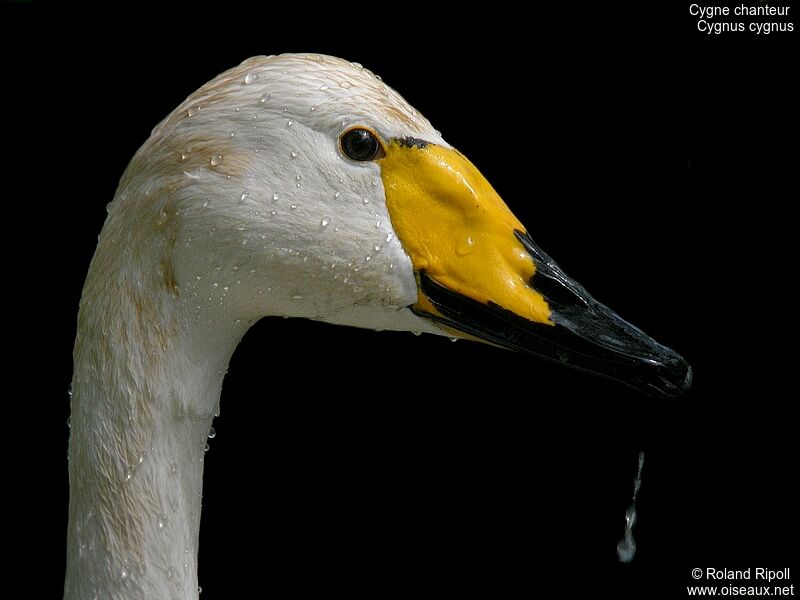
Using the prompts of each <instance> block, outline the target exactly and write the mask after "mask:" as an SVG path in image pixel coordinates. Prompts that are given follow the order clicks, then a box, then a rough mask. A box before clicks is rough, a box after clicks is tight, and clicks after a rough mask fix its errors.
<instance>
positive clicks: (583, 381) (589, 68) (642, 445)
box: [0, 3, 798, 598]
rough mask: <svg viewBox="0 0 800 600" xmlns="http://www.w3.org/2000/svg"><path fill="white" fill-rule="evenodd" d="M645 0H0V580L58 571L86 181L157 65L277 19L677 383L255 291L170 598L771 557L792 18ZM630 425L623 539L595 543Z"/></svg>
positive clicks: (788, 321)
mask: <svg viewBox="0 0 800 600" xmlns="http://www.w3.org/2000/svg"><path fill="white" fill-rule="evenodd" d="M670 4H674V6H671V7H669V8H663V7H646V6H644V5H643V3H636V4H630V3H626V4H623V5H619V4H610V3H604V4H603V6H602V7H595V8H594V9H592V10H591V11H587V10H585V9H583V8H580V7H578V6H577V5H573V4H561V3H553V4H551V3H536V4H535V5H531V6H530V9H529V10H530V11H531V12H530V14H529V16H524V15H523V14H521V13H520V12H518V11H515V10H512V9H506V8H503V7H501V6H499V5H498V6H497V7H496V8H494V9H492V10H490V9H488V8H482V9H477V8H474V9H468V8H466V7H461V8H458V7H456V6H455V5H453V6H451V7H449V8H448V9H447V10H439V11H435V10H433V8H434V7H433V6H424V5H423V6H416V5H412V4H405V3H402V4H401V3H398V4H396V5H390V4H388V3H384V4H382V5H381V6H380V9H381V10H382V11H387V16H386V17H381V16H379V11H378V10H377V7H376V5H374V4H370V5H352V6H347V7H344V6H343V7H342V8H340V9H338V10H337V11H336V12H331V13H327V14H323V13H322V12H318V11H317V9H315V8H314V7H313V6H311V5H308V6H306V5H304V4H300V3H297V5H296V6H283V7H281V8H279V9H273V8H272V7H269V6H264V7H262V8H261V9H260V10H255V9H254V8H252V7H249V8H246V9H242V8H238V7H235V6H234V5H229V4H228V3H217V4H216V5H215V6H213V8H207V9H204V8H200V7H195V6H185V7H183V9H182V10H181V11H179V12H175V13H174V14H169V15H167V14H164V13H163V9H162V11H160V12H155V11H153V12H149V11H144V10H143V9H136V11H133V10H131V11H130V12H128V11H123V10H120V12H115V13H109V12H105V13H103V12H101V13H97V12H91V13H89V12H85V13H81V12H79V11H75V10H72V9H71V10H70V11H68V12H63V13H56V12H53V11H48V10H45V9H44V8H43V7H42V6H41V5H39V4H36V3H33V4H14V3H11V4H4V5H3V6H2V8H3V14H2V25H0V30H1V31H0V33H2V35H3V48H2V52H3V55H2V61H3V65H4V71H5V75H4V78H5V81H4V85H3V88H4V92H3V95H4V96H5V97H4V103H5V104H6V108H4V128H5V129H6V132H7V135H6V136H5V149H4V154H6V155H7V156H6V158H5V159H4V163H5V168H4V169H3V181H4V184H5V186H4V187H5V191H4V193H3V196H4V199H5V202H4V204H5V206H4V208H5V209H6V211H7V212H6V214H7V218H8V220H7V221H6V236H5V240H6V244H7V249H6V259H5V265H4V266H5V270H6V275H5V277H6V286H5V287H6V296H7V298H6V299H7V300H10V301H11V302H12V304H11V306H13V307H14V308H13V309H12V308H8V309H7V317H8V319H9V320H8V323H7V328H6V329H7V331H8V332H11V337H10V338H6V339H8V340H9V341H10V344H9V346H8V347H7V350H9V351H10V352H11V356H10V357H9V358H10V364H8V365H7V373H6V377H7V381H6V382H7V386H6V395H5V396H6V397H5V398H4V400H5V401H6V403H7V406H8V408H9V410H10V411H11V416H10V417H9V425H10V426H11V427H6V429H7V433H8V432H9V431H12V436H11V439H10V440H8V439H7V441H6V443H5V444H4V446H5V450H4V457H5V466H6V469H7V471H6V473H7V475H6V480H5V482H4V485H3V488H2V489H3V495H4V496H5V499H6V501H7V502H9V503H10V506H11V508H10V509H9V510H10V512H9V515H10V516H11V518H10V521H11V523H10V524H11V525H12V526H16V525H19V526H20V527H19V528H18V531H17V527H14V533H13V534H9V536H8V537H7V538H6V539H7V541H8V542H9V543H10V544H12V545H11V546H9V547H10V548H12V549H16V552H15V554H16V555H17V558H18V559H19V561H20V563H21V566H24V567H31V569H32V572H33V573H34V574H35V577H33V578H30V577H28V576H26V579H25V585H26V586H27V587H28V591H29V593H26V594H25V597H36V598H58V597H60V593H61V586H62V580H63V569H64V543H65V542H64V540H65V530H66V510H67V497H68V486H67V477H66V449H67V437H68V429H67V427H66V421H67V416H68V399H67V388H68V385H69V380H70V376H71V368H72V365H71V348H72V340H73V337H74V333H75V314H76V313H77V306H78V299H79V295H80V289H81V286H82V282H83V277H84V275H85V272H86V269H87V267H88V264H89V260H90V258H91V255H92V252H93V249H94V244H95V241H96V235H97V233H99V231H100V228H101V226H102V223H103V220H104V217H105V210H104V207H105V205H106V203H107V202H109V201H110V200H111V198H112V197H113V194H114V190H115V187H116V183H117V181H118V179H119V177H120V176H121V174H122V172H123V170H124V168H125V166H126V164H127V161H128V160H129V159H130V157H131V156H132V154H133V153H134V152H135V150H136V149H137V148H138V146H139V145H141V143H142V142H144V140H145V139H146V138H147V136H148V135H149V131H150V129H151V128H152V127H153V125H155V124H156V123H157V122H158V121H159V120H160V119H161V118H162V117H163V116H164V115H166V114H167V113H168V112H169V111H170V110H171V109H172V108H173V107H174V106H176V105H177V104H178V103H179V102H180V101H181V100H182V99H183V98H184V97H185V96H186V95H188V94H189V93H191V92H192V91H194V90H195V89H196V88H197V87H199V86H200V85H201V84H202V83H204V82H205V81H207V80H208V79H210V78H211V77H213V76H214V75H216V74H217V73H219V72H221V71H222V70H224V69H226V68H228V67H230V66H232V65H234V64H237V63H238V62H240V61H241V60H243V59H245V58H247V57H249V56H251V55H255V54H273V53H280V52H290V51H300V52H304V51H307V52H322V53H327V54H334V55H341V56H343V57H345V58H348V59H351V60H357V61H359V62H362V63H364V64H365V66H367V67H369V68H370V69H372V70H373V71H375V72H376V73H378V74H380V75H382V76H383V78H384V80H385V81H387V82H388V83H389V84H390V85H391V86H393V87H395V88H396V89H397V90H399V91H400V92H401V93H402V94H403V95H404V96H405V97H406V98H407V99H408V100H409V101H410V102H411V103H412V104H413V105H415V106H416V107H417V108H418V109H420V110H421V111H422V112H423V113H424V114H425V115H426V116H427V117H428V118H429V119H430V120H431V121H432V122H433V123H434V125H435V126H436V127H437V128H438V129H440V130H441V131H442V132H443V134H444V136H445V138H446V139H447V140H448V141H449V142H450V143H452V144H453V145H455V146H456V147H458V148H459V149H460V150H461V151H463V152H464V153H465V154H466V155H467V156H469V157H470V158H471V160H472V161H473V162H474V163H476V164H477V165H478V167H479V168H480V169H481V170H482V172H483V173H484V174H485V175H486V176H487V178H488V179H489V180H490V181H491V182H492V183H493V185H494V186H495V187H496V189H497V190H498V192H499V193H500V195H501V196H502V197H503V198H504V199H505V200H506V202H507V203H508V204H509V205H510V206H511V208H512V209H513V210H514V212H515V213H516V214H517V216H518V217H519V218H520V219H521V220H522V222H523V223H525V224H526V225H527V226H528V229H529V231H530V232H531V234H532V235H533V237H534V238H535V239H536V240H537V242H538V243H539V244H540V245H541V246H542V247H543V248H544V249H545V250H546V251H547V252H548V253H550V254H551V255H552V256H553V257H554V258H555V259H556V260H558V261H559V263H560V264H561V266H562V267H563V268H564V269H565V270H566V271H567V272H568V273H569V274H571V275H572V276H574V277H575V278H576V279H577V280H578V281H580V282H582V283H583V284H584V285H585V286H586V287H587V288H588V289H589V290H590V291H591V292H592V293H593V295H594V296H595V297H597V298H598V299H600V300H601V301H603V302H605V303H606V304H608V305H609V306H611V307H612V308H614V309H616V310H617V312H619V313H620V314H621V315H623V316H624V317H625V318H627V319H628V320H630V321H631V322H633V323H635V324H637V325H639V326H640V327H642V328H643V329H644V330H645V331H647V332H648V333H650V334H651V335H653V336H654V337H655V338H656V339H658V340H659V341H661V342H663V343H665V344H667V345H669V346H671V347H673V348H675V349H676V350H678V351H679V352H680V353H682V354H683V355H684V356H685V357H686V358H687V360H688V361H689V362H690V363H691V364H692V365H693V367H694V371H695V385H694V388H693V389H692V390H691V392H690V393H688V394H687V395H686V396H685V397H683V398H680V399H678V400H673V401H663V400H653V399H650V398H646V397H642V396H640V395H639V394H637V393H635V392H632V391H629V390H626V389H622V388H620V387H617V386H615V385H613V384H611V383H607V382H605V381H601V380H597V379H594V378H591V377H587V376H584V375H581V374H578V373H573V372H570V371H565V370H562V369H560V368H558V367H555V366H551V365H549V364H544V363H542V362H539V361H534V360H531V359H529V358H526V357H521V356H516V355H513V354H511V353H508V352H504V351H501V350H496V349H493V348H490V347H484V346H481V345H476V344H470V343H466V342H460V343H457V344H452V343H450V342H449V341H447V340H446V339H444V338H442V339H437V338H434V337H431V336H423V337H421V338H416V337H413V336H411V335H410V334H400V333H383V334H376V333H374V332H371V331H360V330H353V329H344V328H335V327H332V326H326V325H322V324H318V323H312V322H306V321H296V320H292V321H284V320H282V319H264V320H262V321H261V322H259V323H258V324H257V325H256V326H255V327H254V328H253V329H252V330H251V331H250V332H249V333H248V334H247V336H246V337H245V339H244V341H243V342H242V345H241V346H240V348H239V349H238V350H237V352H236V354H235V356H234V357H233V361H232V363H231V367H230V373H229V375H228V377H227V378H226V380H225V387H224V390H223V399H222V415H221V417H220V418H218V419H217V420H216V422H215V428H216V431H217V433H218V435H217V438H216V439H214V440H212V441H211V450H210V451H209V452H208V454H207V457H206V475H205V490H204V500H203V503H204V506H203V524H202V530H201V553H200V583H201V585H202V586H203V590H204V591H203V595H202V597H203V598H232V597H252V596H254V595H256V594H258V595H261V594H264V595H268V594H269V595H278V596H283V595H289V594H287V593H286V590H291V595H298V596H299V595H301V594H305V593H312V592H313V593H315V594H319V593H330V592H334V591H336V592H345V593H348V594H353V595H363V596H367V597H383V596H385V595H388V594H390V593H396V592H398V591H400V592H403V593H404V594H406V595H419V594H425V593H429V592H433V593H440V594H463V593H465V592H472V593H476V594H479V595H482V596H486V597H507V596H508V595H509V593H510V591H511V590H514V591H515V594H516V593H519V594H526V595H527V594H533V595H542V596H544V597H558V596H561V595H567V594H572V593H578V594H581V595H584V594H586V593H590V592H595V593H605V592H607V593H611V594H613V596H614V597H624V596H628V595H630V596H634V597H660V596H664V597H676V598H680V597H684V596H685V589H684V587H685V585H687V584H689V583H691V582H692V580H691V577H690V572H691V569H692V568H695V567H700V568H706V567H717V568H731V569H743V568H748V567H753V568H755V567H758V566H763V567H768V568H772V569H779V568H783V567H787V566H795V567H797V566H798V565H797V560H796V546H797V529H796V524H795V522H794V515H795V513H796V510H797V504H796V501H795V500H794V499H793V498H792V494H793V487H794V482H795V480H796V478H797V477H796V471H797V465H796V459H795V458H794V456H792V457H790V456H789V453H790V451H791V452H792V453H793V454H794V453H796V448H797V442H796V437H794V436H795V434H794V432H793V431H791V430H792V429H793V428H792V427H791V426H790V421H794V420H795V419H794V418H790V417H789V414H793V412H794V411H793V410H792V409H793V407H794V406H795V405H796V399H797V394H796V391H795V383H796V374H795V372H794V371H795V369H796V366H795V362H796V350H795V349H794V344H796V341H795V338H796V325H795V323H796V314H795V313H796V299H795V295H794V293H793V292H791V291H790V290H789V289H788V287H787V286H788V285H789V284H790V283H791V282H793V280H794V275H795V268H794V266H793V264H792V262H791V261H790V255H791V254H793V252H792V250H793V242H794V239H795V231H796V226H795V225H794V222H793V219H791V218H790V217H789V216H788V212H787V211H788V206H789V205H791V204H793V203H794V202H795V201H796V196H797V191H796V187H795V188H793V189H792V190H787V189H786V187H785V185H786V183H787V181H788V176H789V174H790V172H791V171H796V166H797V163H796V158H794V157H793V156H792V155H790V154H789V153H788V151H789V149H790V147H791V146H792V145H795V144H796V143H797V137H796V132H795V131H792V130H790V129H789V120H790V117H789V115H790V108H796V106H797V96H796V95H795V94H794V91H793V89H792V80H793V79H796V77H797V65H796V62H791V61H790V60H789V58H788V48H789V45H790V44H792V45H793V46H796V41H797V40H796V37H797V35H796V33H793V34H787V33H781V34H774V35H771V36H767V37H764V36H762V37H758V36H756V35H755V34H750V33H739V34H727V35H722V36H707V35H706V34H702V33H699V32H697V30H696V28H695V25H696V20H695V19H694V18H693V17H690V16H689V15H688V4H682V3H670ZM137 11H138V12H137ZM140 13H141V14H140ZM389 15H391V16H389ZM795 27H797V24H796V23H795ZM9 132H10V135H9ZM279 384H280V385H281V386H285V388H286V389H288V390H290V391H288V392H284V393H279V392H278V391H277V389H276V386H278V385H279ZM17 411H19V414H17ZM641 449H644V450H645V451H646V460H645V468H644V473H643V485H642V489H641V494H640V501H639V503H638V508H639V522H638V524H637V526H636V530H635V533H636V538H637V541H638V545H639V553H638V555H637V557H636V559H635V561H634V562H633V563H632V564H630V565H622V564H620V563H618V562H617V559H616V553H615V545H616V542H617V540H618V539H619V537H620V535H621V533H622V529H623V523H624V520H623V517H624V512H625V509H626V507H627V505H628V502H629V497H630V494H631V488H632V483H633V475H634V473H635V465H636V458H637V454H638V452H639V450H641ZM796 573H797V571H796V570H795V573H794V577H795V578H796V576H797V575H796ZM11 576H12V578H16V577H20V578H21V577H22V571H20V572H18V574H16V575H15V574H13V573H12V574H11ZM793 583H797V582H796V579H795V580H794V581H793ZM544 590H553V591H549V592H544Z"/></svg>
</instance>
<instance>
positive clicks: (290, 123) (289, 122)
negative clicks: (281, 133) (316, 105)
mask: <svg viewBox="0 0 800 600" xmlns="http://www.w3.org/2000/svg"><path fill="white" fill-rule="evenodd" d="M292 125H294V121H292V120H291V119H289V120H288V121H286V126H287V127H291V126H292Z"/></svg>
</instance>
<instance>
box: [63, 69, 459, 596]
mask: <svg viewBox="0 0 800 600" xmlns="http://www.w3.org/2000/svg"><path fill="white" fill-rule="evenodd" d="M352 125H366V126H368V127H371V128H372V129H374V130H375V131H376V132H377V133H378V134H379V135H381V136H382V137H383V138H384V139H388V138H391V137H397V136H401V137H402V136H413V137H418V138H422V139H426V140H428V141H431V142H436V143H440V144H445V142H444V141H443V140H442V139H441V137H440V136H439V134H438V133H437V132H436V131H435V130H434V129H433V128H432V127H431V125H430V123H428V121H427V120H425V119H424V118H423V117H422V116H421V115H420V114H419V113H417V112H416V111H415V110H414V109H413V108H411V107H410V106H409V105H408V104H407V103H406V102H405V101H404V100H403V99H402V98H401V97H400V96H399V95H398V94H396V93H395V92H394V91H393V90H391V89H390V88H388V87H387V86H386V85H384V84H383V83H382V82H381V81H380V80H379V79H378V78H376V77H375V76H374V75H373V74H372V73H370V72H369V71H368V70H366V69H363V68H361V67H360V66H358V65H353V64H351V63H348V62H345V61H342V60H340V59H336V58H332V57H327V56H325V57H323V56H318V55H313V56H309V55H282V56H276V57H256V58H252V59H249V60H247V61H245V62H244V63H242V64H241V65H240V66H238V67H236V68H234V69H231V70H230V71H227V72H226V73H223V74H222V75H220V76H219V77H217V78H215V79H214V80H212V81H211V82H209V83H208V84H206V85H205V86H203V87H202V88H201V89H200V90H198V91H197V92H196V93H194V94H193V95H192V96H190V97H189V98H187V100H186V101H185V102H184V103H183V104H182V105H181V106H180V107H178V108H177V109H176V110H175V111H174V112H173V113H172V114H171V115H169V116H168V117H167V118H166V119H164V121H162V123H160V124H159V125H158V126H157V127H156V128H155V129H154V130H153V133H152V135H151V137H150V138H149V139H148V140H147V142H146V143H145V144H144V145H143V146H142V148H141V149H140V150H139V151H138V152H137V154H136V156H135V157H134V158H133V160H132V161H131V164H130V165H129V167H128V169H127V170H126V172H125V174H124V176H123V178H122V180H121V182H120V186H119V188H118V191H117V194H116V196H115V199H114V201H113V203H112V204H111V205H110V207H109V215H108V218H107V221H106V224H105V226H104V228H103V232H102V234H101V236H100V238H99V243H98V247H97V251H96V254H95V257H94V259H93V261H92V265H91V267H90V270H89V274H88V276H87V280H86V284H85V287H84V293H83V297H82V300H81V310H80V314H79V319H78V336H77V339H76V343H75V356H74V360H75V371H74V376H73V383H72V393H73V399H72V434H71V439H70V486H71V499H70V525H69V534H68V537H69V539H68V549H67V554H68V557H67V561H68V569H67V578H66V584H65V598H70V599H73V600H84V599H87V598H88V599H91V598H103V599H105V598H111V599H128V598H144V597H147V598H196V597H197V574H196V555H197V542H198V540H197V532H198V527H199V518H200V493H201V490H202V467H203V456H204V452H203V448H204V446H205V443H206V442H205V440H206V433H207V432H208V430H209V427H210V424H211V421H212V419H213V415H214V412H215V410H216V407H217V403H218V401H219V391H220V386H221V383H222V378H223V376H224V373H225V369H226V367H227V363H228V360H229V358H230V356H231V354H232V353H233V351H234V349H235V347H236V345H237V344H238V342H239V340H240V339H241V336H242V335H243V334H244V332H245V331H246V330H247V328H248V327H249V326H250V325H251V324H252V323H253V322H255V321H256V320H257V319H258V318H260V317H262V316H265V315H283V316H291V317H307V318H313V319H318V320H323V321H328V322H333V323H342V324H347V325H354V326H360V327H371V328H380V329H397V330H417V331H428V332H434V333H437V330H436V329H435V328H433V327H432V326H431V325H430V324H428V323H427V322H426V321H423V320H422V319H420V318H418V317H416V316H415V315H413V314H412V313H411V312H410V311H409V310H408V308H407V307H408V306H409V305H410V304H413V303H414V302H415V300H416V297H417V289H416V284H415V281H414V276H413V273H412V268H411V262H410V260H409V258H408V256H407V255H406V254H405V252H404V251H403V248H402V246H401V244H400V242H399V240H398V239H397V237H396V235H395V234H394V231H393V229H392V226H391V221H390V219H389V216H388V213H387V209H386V205H385V201H384V199H385V196H384V190H383V185H382V182H381V178H380V172H379V167H378V166H377V165H376V164H374V163H371V162H367V163H356V162H353V161H350V160H347V159H345V158H344V157H343V156H342V155H341V153H340V151H339V149H338V138H339V135H340V134H341V133H342V131H344V130H345V129H346V128H347V127H349V126H352ZM243 460H246V459H243Z"/></svg>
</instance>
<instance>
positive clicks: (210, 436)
mask: <svg viewBox="0 0 800 600" xmlns="http://www.w3.org/2000/svg"><path fill="white" fill-rule="evenodd" d="M215 437H217V432H216V431H215V430H214V428H213V427H212V428H211V429H209V430H208V439H210V440H213V439H214V438H215Z"/></svg>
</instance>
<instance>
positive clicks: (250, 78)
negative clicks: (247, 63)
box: [244, 73, 258, 84]
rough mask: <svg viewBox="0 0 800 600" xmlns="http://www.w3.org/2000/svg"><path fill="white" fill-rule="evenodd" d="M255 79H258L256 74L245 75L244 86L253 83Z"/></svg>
mask: <svg viewBox="0 0 800 600" xmlns="http://www.w3.org/2000/svg"><path fill="white" fill-rule="evenodd" d="M257 79H258V74H257V73H248V74H247V75H245V76H244V82H245V84H251V83H253V82H254V81H256V80H257Z"/></svg>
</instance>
